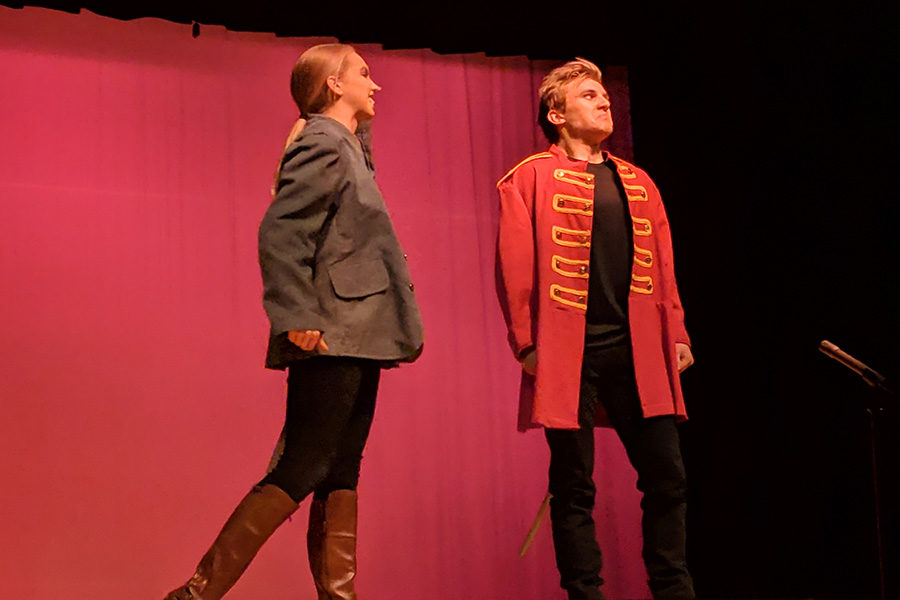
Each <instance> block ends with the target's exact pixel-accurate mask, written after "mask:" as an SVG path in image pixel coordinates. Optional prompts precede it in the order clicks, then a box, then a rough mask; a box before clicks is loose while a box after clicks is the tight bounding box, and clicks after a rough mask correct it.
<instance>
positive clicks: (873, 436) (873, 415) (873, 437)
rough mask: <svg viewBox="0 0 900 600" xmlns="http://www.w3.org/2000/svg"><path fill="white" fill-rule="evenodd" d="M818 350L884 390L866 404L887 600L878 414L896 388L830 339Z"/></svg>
mask: <svg viewBox="0 0 900 600" xmlns="http://www.w3.org/2000/svg"><path fill="white" fill-rule="evenodd" d="M819 352H821V353H822V354H825V355H826V356H828V357H829V358H833V359H834V360H836V361H838V362H839V363H841V364H842V365H844V366H845V367H847V368H848V369H850V370H851V371H853V372H854V373H856V374H857V375H859V376H860V377H862V379H863V381H865V382H866V383H867V384H868V385H869V387H871V388H873V389H874V390H877V391H879V392H881V393H879V394H871V396H872V401H871V403H869V405H868V406H867V407H866V413H867V414H868V415H869V449H870V451H871V455H872V490H873V492H874V494H875V537H876V544H877V545H878V583H879V590H880V597H881V600H887V595H886V590H885V586H884V538H883V532H882V530H881V499H880V496H879V492H878V490H879V486H878V440H879V439H880V434H881V431H880V429H879V420H878V418H879V417H880V416H881V415H882V413H884V410H885V408H886V403H887V401H888V398H891V399H893V398H895V397H896V395H895V394H894V391H893V390H892V389H891V388H890V387H888V385H887V383H886V380H885V378H884V377H883V376H882V375H881V374H880V373H878V372H877V371H875V370H874V369H872V368H870V367H869V366H868V365H866V364H865V363H863V362H862V361H860V360H858V359H856V358H854V357H853V356H850V355H849V354H847V353H846V352H844V351H843V350H841V349H840V348H838V347H837V346H835V345H834V344H832V343H831V342H829V341H828V340H822V341H821V342H820V343H819Z"/></svg>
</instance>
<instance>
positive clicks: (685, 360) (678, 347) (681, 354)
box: [675, 342, 694, 373]
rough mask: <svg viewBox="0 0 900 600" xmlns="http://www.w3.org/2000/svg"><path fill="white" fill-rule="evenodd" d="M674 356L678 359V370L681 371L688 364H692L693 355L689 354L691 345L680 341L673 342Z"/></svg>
mask: <svg viewBox="0 0 900 600" xmlns="http://www.w3.org/2000/svg"><path fill="white" fill-rule="evenodd" d="M675 358H676V360H677V361H678V364H677V366H678V372H679V373H681V372H682V371H684V370H685V369H687V368H688V367H689V366H691V365H692V364H694V355H693V354H691V347H690V346H688V345H687V344H682V343H680V342H676V343H675Z"/></svg>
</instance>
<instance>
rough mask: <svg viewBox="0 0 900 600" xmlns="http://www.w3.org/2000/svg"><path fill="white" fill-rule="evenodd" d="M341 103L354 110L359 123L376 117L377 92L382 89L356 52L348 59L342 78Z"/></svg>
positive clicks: (340, 83) (340, 82)
mask: <svg viewBox="0 0 900 600" xmlns="http://www.w3.org/2000/svg"><path fill="white" fill-rule="evenodd" d="M339 86H340V89H341V91H342V92H343V93H342V94H341V98H340V101H341V102H345V103H346V104H347V105H348V107H349V108H351V109H352V110H353V113H354V115H355V116H356V119H357V121H368V120H369V119H371V118H372V117H374V116H375V97H374V96H375V92H377V91H378V90H380V89H381V86H379V85H378V84H377V83H375V82H374V81H372V76H371V74H370V73H369V65H367V64H366V61H364V60H363V58H362V57H361V56H360V55H359V54H357V53H356V52H354V53H353V54H351V55H349V56H348V57H347V65H346V68H345V69H344V73H343V74H342V75H341V76H340V79H339Z"/></svg>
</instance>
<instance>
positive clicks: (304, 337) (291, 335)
mask: <svg viewBox="0 0 900 600" xmlns="http://www.w3.org/2000/svg"><path fill="white" fill-rule="evenodd" d="M288 339H289V340H291V342H293V343H294V344H295V345H296V346H298V347H299V348H300V349H301V350H306V351H307V352H309V351H310V350H313V349H315V350H318V351H319V352H328V344H326V343H325V337H324V336H323V335H322V332H321V331H316V330H315V329H306V330H303V331H288Z"/></svg>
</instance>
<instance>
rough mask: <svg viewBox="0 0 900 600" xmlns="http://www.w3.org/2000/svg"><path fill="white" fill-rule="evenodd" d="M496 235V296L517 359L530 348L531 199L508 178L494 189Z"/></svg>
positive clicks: (532, 260)
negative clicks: (497, 211) (497, 220)
mask: <svg viewBox="0 0 900 600" xmlns="http://www.w3.org/2000/svg"><path fill="white" fill-rule="evenodd" d="M498 190H499V192H500V232H499V236H498V238H497V276H498V277H497V279H498V282H497V294H498V296H499V299H500V306H501V307H502V309H503V316H504V318H505V319H506V327H507V330H508V332H509V344H510V346H511V347H512V351H513V354H515V356H516V358H517V359H520V358H522V356H524V355H525V354H526V353H528V352H529V351H530V350H531V349H532V348H533V347H534V346H535V340H534V339H533V333H532V323H533V322H534V315H533V314H532V313H533V310H534V306H533V304H532V298H533V296H534V285H535V282H534V278H535V270H534V261H535V257H534V226H533V220H532V210H533V204H534V200H533V198H529V197H527V196H529V194H523V193H522V192H520V190H519V189H517V187H516V185H515V184H514V182H513V180H512V179H507V180H506V181H504V182H502V183H501V184H500V185H499V186H498Z"/></svg>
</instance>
